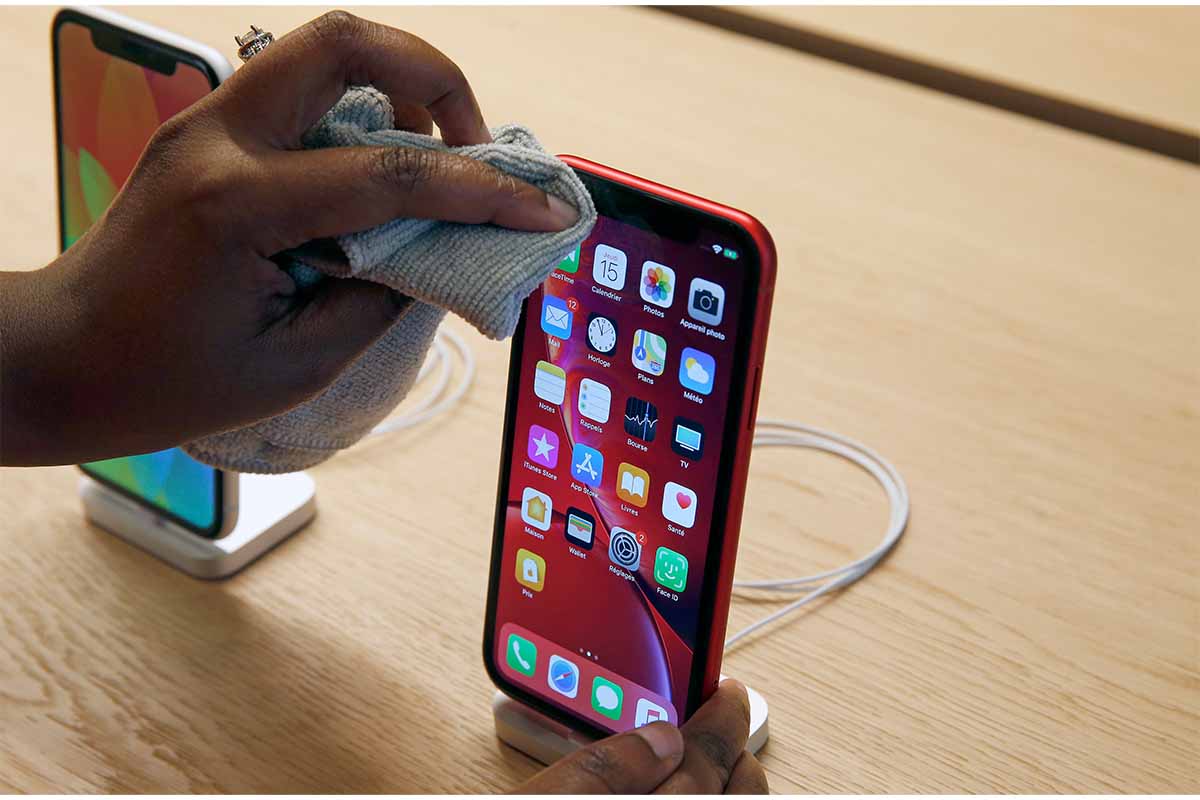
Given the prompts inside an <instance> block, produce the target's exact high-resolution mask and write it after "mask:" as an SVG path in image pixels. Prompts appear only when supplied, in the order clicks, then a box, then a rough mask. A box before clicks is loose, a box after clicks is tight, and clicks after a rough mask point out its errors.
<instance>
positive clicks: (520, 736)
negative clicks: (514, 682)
mask: <svg viewBox="0 0 1200 800" xmlns="http://www.w3.org/2000/svg"><path fill="white" fill-rule="evenodd" d="M721 677H722V678H724V677H725V676H724V675H722V676H721ZM746 691H747V692H748V693H749V695H750V739H749V741H748V742H746V749H747V750H749V751H750V752H751V753H757V752H758V751H759V750H761V749H762V746H763V745H764V744H766V743H767V737H768V736H769V735H770V730H769V729H768V727H767V701H766V700H765V699H764V698H763V696H762V695H761V694H759V693H758V692H756V691H754V690H753V689H751V688H750V687H749V686H747V687H746ZM492 717H493V719H494V720H495V722H496V735H497V736H498V737H500V741H502V742H504V743H505V744H507V745H510V746H511V747H515V748H516V749H518V750H520V751H521V752H522V753H524V754H525V755H527V756H529V757H530V758H533V759H536V760H538V761H540V762H541V763H543V764H546V765H549V764H553V763H554V762H555V761H557V760H558V759H560V758H562V757H563V756H565V755H568V754H569V753H571V752H573V751H575V750H577V749H578V748H580V747H583V746H584V745H587V744H590V743H591V742H592V741H594V740H593V739H592V737H590V736H588V735H587V734H585V733H580V732H579V731H576V730H572V729H571V728H568V727H567V726H566V725H563V724H562V723H561V722H556V721H554V720H552V719H550V718H549V717H547V716H545V715H543V714H541V713H540V712H538V711H535V710H534V709H533V708H530V707H529V706H527V705H525V704H524V703H522V702H520V701H519V700H513V699H512V698H511V697H509V696H508V695H506V694H504V693H503V692H496V694H495V696H494V697H493V698H492Z"/></svg>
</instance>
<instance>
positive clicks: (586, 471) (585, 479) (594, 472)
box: [571, 442, 604, 489]
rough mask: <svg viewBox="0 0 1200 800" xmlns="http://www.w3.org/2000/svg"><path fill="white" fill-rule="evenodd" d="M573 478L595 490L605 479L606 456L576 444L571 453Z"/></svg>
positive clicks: (584, 445) (592, 448)
mask: <svg viewBox="0 0 1200 800" xmlns="http://www.w3.org/2000/svg"><path fill="white" fill-rule="evenodd" d="M571 477H572V478H574V479H575V480H577V481H579V482H580V483H582V484H584V485H586V486H591V487H592V488H593V489H595V488H596V487H598V486H599V485H600V481H601V479H602V478H603V477H604V454H603V453H601V452H600V451H599V450H597V449H596V448H594V447H588V446H587V445H586V444H580V443H579V442H576V443H575V447H574V449H573V450H572V451H571Z"/></svg>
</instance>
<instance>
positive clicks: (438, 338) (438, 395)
mask: <svg viewBox="0 0 1200 800" xmlns="http://www.w3.org/2000/svg"><path fill="white" fill-rule="evenodd" d="M447 342H449V346H447ZM451 348H453V349H454V350H455V351H456V352H457V353H458V360H459V362H460V363H461V364H462V367H461V369H460V374H459V377H458V383H456V384H455V385H454V388H453V389H450V390H449V391H448V392H447V387H448V386H449V385H450V376H451V375H452V374H453V372H454V359H453V358H452V357H451V355H450V350H451ZM434 371H436V372H437V377H436V378H435V379H434V385H433V389H432V391H430V392H427V393H426V394H425V395H424V396H423V397H422V398H421V400H420V401H419V402H417V403H416V404H415V405H413V406H412V407H411V408H406V409H404V412H403V413H401V414H397V415H395V416H392V417H388V418H387V419H385V420H384V421H383V422H381V423H379V424H378V425H376V426H375V427H374V428H373V429H372V430H371V435H372V436H376V435H379V434H384V433H392V432H394V431H398V430H403V429H405V428H411V427H413V426H414V425H420V424H421V423H423V422H428V421H429V420H431V419H433V418H434V417H436V416H438V415H440V414H444V413H446V412H447V411H449V410H450V409H451V408H453V407H454V406H456V405H457V404H458V402H459V401H460V400H462V399H463V397H464V396H465V395H466V393H467V390H468V389H470V388H471V384H472V383H474V382H475V354H474V353H472V352H471V348H470V347H468V346H467V343H466V342H465V341H464V340H463V338H462V337H461V336H459V335H458V334H457V333H455V332H454V331H453V330H452V329H450V328H449V327H447V326H445V325H443V326H441V327H439V328H438V330H437V334H436V335H435V336H434V337H433V346H432V347H431V348H430V349H429V355H428V356H426V357H425V363H424V364H422V365H421V370H420V372H418V373H417V379H416V381H414V383H413V386H414V388H415V387H416V386H418V385H420V384H421V383H422V382H423V381H424V380H425V379H426V378H428V377H429V375H430V374H431V373H433V372H434Z"/></svg>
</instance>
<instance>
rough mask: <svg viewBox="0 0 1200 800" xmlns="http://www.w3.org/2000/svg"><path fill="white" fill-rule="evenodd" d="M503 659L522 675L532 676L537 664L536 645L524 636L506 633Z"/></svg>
mask: <svg viewBox="0 0 1200 800" xmlns="http://www.w3.org/2000/svg"><path fill="white" fill-rule="evenodd" d="M504 654H505V660H506V661H507V662H508V666H509V667H511V668H512V669H513V670H515V671H516V672H519V673H521V674H522V675H528V676H529V677H533V670H534V667H536V666H537V645H536V644H534V643H533V642H531V641H529V640H528V639H526V638H525V637H524V636H517V635H516V634H515V633H510V634H509V635H508V646H507V647H505V648H504Z"/></svg>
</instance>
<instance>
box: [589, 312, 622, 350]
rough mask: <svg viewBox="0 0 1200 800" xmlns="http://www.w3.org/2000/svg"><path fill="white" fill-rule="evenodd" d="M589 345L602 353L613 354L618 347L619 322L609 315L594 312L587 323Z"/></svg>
mask: <svg viewBox="0 0 1200 800" xmlns="http://www.w3.org/2000/svg"><path fill="white" fill-rule="evenodd" d="M587 340H588V347H590V348H592V349H593V350H595V351H596V352H597V353H601V354H602V355H606V356H608V355H612V353H613V351H614V350H616V349H617V324H616V323H615V322H613V321H612V320H611V319H609V318H608V317H605V316H602V315H600V314H592V315H591V316H590V317H588V325H587Z"/></svg>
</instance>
